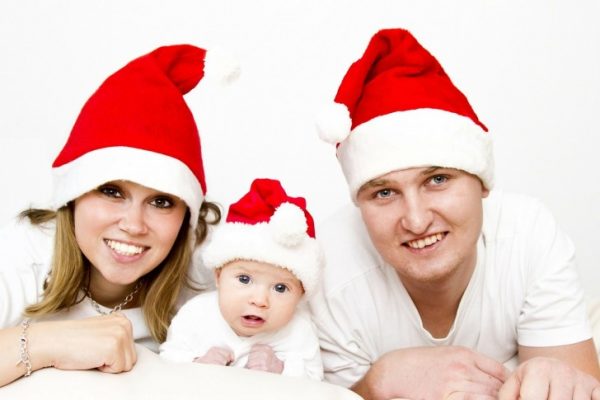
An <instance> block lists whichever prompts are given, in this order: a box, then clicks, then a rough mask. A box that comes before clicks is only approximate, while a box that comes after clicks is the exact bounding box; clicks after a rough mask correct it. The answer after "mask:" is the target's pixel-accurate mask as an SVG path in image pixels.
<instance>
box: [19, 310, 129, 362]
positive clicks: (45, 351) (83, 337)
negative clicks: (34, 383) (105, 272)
mask: <svg viewBox="0 0 600 400" xmlns="http://www.w3.org/2000/svg"><path fill="white" fill-rule="evenodd" d="M29 349H30V350H29V351H30V358H31V363H32V366H33V367H34V370H35V369H39V368H43V367H55V368H58V369H64V370H81V369H93V368H97V369H98V370H100V371H102V372H110V373H118V372H123V371H129V370H131V368H133V365H134V364H135V362H136V361H137V354H136V351H135V345H134V342H133V333H132V327H131V322H130V321H129V320H128V319H127V317H125V316H124V315H123V314H120V313H114V314H111V315H102V316H97V317H92V318H86V319H82V320H69V321H49V322H40V323H32V324H31V326H30V328H29Z"/></svg>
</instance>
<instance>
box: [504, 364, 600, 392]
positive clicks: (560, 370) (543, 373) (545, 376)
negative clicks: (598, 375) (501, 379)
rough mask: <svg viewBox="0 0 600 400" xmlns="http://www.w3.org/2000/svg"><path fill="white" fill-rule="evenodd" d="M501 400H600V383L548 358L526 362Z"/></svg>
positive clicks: (511, 378)
mask: <svg viewBox="0 0 600 400" xmlns="http://www.w3.org/2000/svg"><path fill="white" fill-rule="evenodd" d="M498 398H499V399H500V400H517V399H527V400H538V399H539V400H546V399H552V400H554V399H556V400H560V399H574V400H575V399H576V400H589V399H592V400H600V382H598V380H597V379H595V378H594V377H593V376H591V375H588V374H586V373H585V372H583V371H580V370H578V369H577V368H575V367H572V366H570V365H569V364H567V363H566V362H564V361H560V360H558V359H555V358H549V357H536V358H532V359H529V360H527V361H525V362H523V363H522V364H521V365H519V367H518V368H517V369H516V370H515V372H514V373H513V374H512V375H511V376H510V377H509V378H508V380H507V381H506V383H505V384H504V385H503V386H502V389H500V393H499V396H498Z"/></svg>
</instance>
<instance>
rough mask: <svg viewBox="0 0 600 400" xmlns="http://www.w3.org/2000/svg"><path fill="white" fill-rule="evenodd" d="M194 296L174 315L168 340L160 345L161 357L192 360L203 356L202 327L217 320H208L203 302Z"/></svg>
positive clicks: (172, 359) (175, 360)
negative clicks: (205, 316)
mask: <svg viewBox="0 0 600 400" xmlns="http://www.w3.org/2000/svg"><path fill="white" fill-rule="evenodd" d="M198 300H200V299H199V297H194V298H192V299H191V300H189V301H188V302H187V303H185V304H184V305H183V306H182V307H181V308H180V309H179V311H178V312H177V314H176V315H175V316H174V317H173V320H172V321H171V325H170V326H169V329H168V331H167V340H166V341H165V342H164V343H163V344H161V345H160V349H159V350H160V357H162V358H163V359H165V360H168V361H173V362H192V361H194V358H196V357H200V356H203V355H204V354H205V353H206V351H207V350H208V349H205V350H204V352H202V353H201V350H200V349H201V348H202V347H203V344H202V342H203V340H202V338H203V335H202V328H203V327H205V326H206V324H207V323H208V324H210V323H214V322H215V321H207V320H206V318H204V314H205V313H204V312H203V311H202V309H201V304H202V302H199V301H198Z"/></svg>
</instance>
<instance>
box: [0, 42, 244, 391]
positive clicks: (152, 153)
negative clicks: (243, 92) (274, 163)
mask: <svg viewBox="0 0 600 400" xmlns="http://www.w3.org/2000/svg"><path fill="white" fill-rule="evenodd" d="M207 55H208V57H207ZM213 62H214V61H213ZM210 65H211V54H210V53H208V54H207V52H206V51H205V50H203V49H200V48H198V47H195V46H191V45H175V46H165V47H160V48H158V49H156V50H154V51H153V52H151V53H149V54H146V55H144V56H142V57H139V58H137V59H135V60H133V61H131V62H130V63H129V64H127V65H126V66H125V67H123V68H122V69H120V70H119V71H117V72H116V73H114V74H113V75H111V76H110V77H109V78H108V79H107V80H106V81H104V83H103V84H102V85H101V86H100V87H99V88H98V90H97V91H96V92H95V93H94V94H93V95H92V96H91V97H90V99H89V100H88V101H87V102H86V104H85V105H84V107H83V108H82V110H81V113H80V114H79V117H78V118H77V121H76V122H75V125H74V127H73V129H72V131H71V134H70V136H69V138H68V140H67V143H66V144H65V146H64V147H63V149H62V151H61V152H60V154H59V155H58V157H57V158H56V160H55V161H54V163H53V165H52V173H53V178H54V196H53V204H51V206H50V207H48V209H45V210H39V209H30V210H26V211H24V212H23V213H21V215H20V218H19V219H17V220H15V221H14V222H13V224H12V225H11V226H8V227H6V228H4V229H3V230H1V231H0V253H1V254H2V261H0V298H1V299H2V302H1V304H0V348H1V349H2V350H1V351H0V386H3V385H6V384H7V383H10V382H12V381H13V380H15V379H17V378H19V377H21V376H29V375H30V374H31V373H32V372H33V371H35V370H37V369H40V368H44V367H50V366H53V367H56V368H59V369H92V368H98V369H99V370H101V371H105V372H121V371H127V370H130V369H131V368H132V367H133V365H134V364H135V362H136V352H135V346H134V343H135V342H138V343H141V344H143V345H145V346H147V347H149V348H151V349H153V350H157V348H158V344H159V343H161V342H163V341H164V340H165V337H166V331H167V327H168V325H169V323H170V320H171V318H172V316H173V314H174V313H175V310H176V305H177V304H178V302H179V300H180V299H181V296H182V292H183V289H184V287H186V286H188V287H195V286H197V284H198V283H199V282H193V281H192V280H191V278H190V274H189V272H190V265H191V261H192V252H193V250H194V248H195V247H196V245H198V244H199V243H201V242H202V241H203V240H204V239H205V238H206V235H207V230H208V225H209V224H215V223H217V222H218V221H219V220H220V218H221V214H220V210H219V208H218V207H217V206H216V205H215V204H213V203H210V202H208V201H206V200H205V194H206V181H205V176H204V168H203V165H202V155H201V147H200V137H199V135H198V129H197V127H196V123H195V121H194V117H193V115H192V113H191V111H190V109H189V108H188V106H187V104H186V102H185V100H184V99H183V95H184V94H185V93H187V92H188V91H190V90H191V89H193V88H194V87H195V86H196V85H197V84H198V83H199V82H200V80H201V79H202V78H203V77H204V76H205V73H206V74H207V75H211V74H215V73H217V72H219V73H221V74H230V76H233V75H235V72H236V71H235V69H232V70H231V71H230V72H229V71H214V72H211V71H210V68H211V66H210ZM207 67H208V68H207ZM232 74H233V75H232ZM195 283H196V285H194V284H195Z"/></svg>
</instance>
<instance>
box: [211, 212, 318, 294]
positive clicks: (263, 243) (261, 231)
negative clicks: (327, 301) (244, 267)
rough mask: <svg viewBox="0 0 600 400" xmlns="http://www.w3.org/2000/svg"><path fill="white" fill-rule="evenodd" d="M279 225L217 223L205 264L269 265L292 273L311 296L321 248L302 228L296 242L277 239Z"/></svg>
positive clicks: (314, 288)
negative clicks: (249, 262) (241, 261)
mask: <svg viewBox="0 0 600 400" xmlns="http://www.w3.org/2000/svg"><path fill="white" fill-rule="evenodd" d="M300 211H301V210H300ZM271 222H273V221H272V220H271ZM279 228H280V227H274V226H271V224H270V223H266V222H262V223H258V224H254V225H250V224H244V223H239V222H228V223H225V224H222V225H220V226H219V227H217V228H216V229H215V230H214V231H213V233H212V235H211V238H210V241H209V242H208V243H207V244H206V246H205V248H204V251H203V252H202V260H203V261H204V265H205V267H206V268H208V269H216V268H220V267H222V266H224V265H225V264H227V263H229V262H231V261H234V260H252V261H258V262H265V263H269V264H273V265H276V266H278V267H281V268H285V269H287V270H289V271H290V272H292V273H293V274H294V275H295V276H296V277H297V278H298V279H299V280H300V281H301V282H302V286H303V287H304V291H305V295H306V297H307V298H309V297H311V296H312V294H313V293H315V291H316V289H317V287H318V285H319V282H320V279H321V273H322V269H323V260H324V258H323V254H322V250H321V247H320V245H319V243H318V242H317V241H316V240H315V239H313V238H311V237H310V236H308V235H307V234H306V231H304V235H303V237H302V238H301V240H299V241H296V243H293V244H292V243H289V242H288V243H285V242H282V241H280V240H278V239H277V233H281V231H280V229H279Z"/></svg>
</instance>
